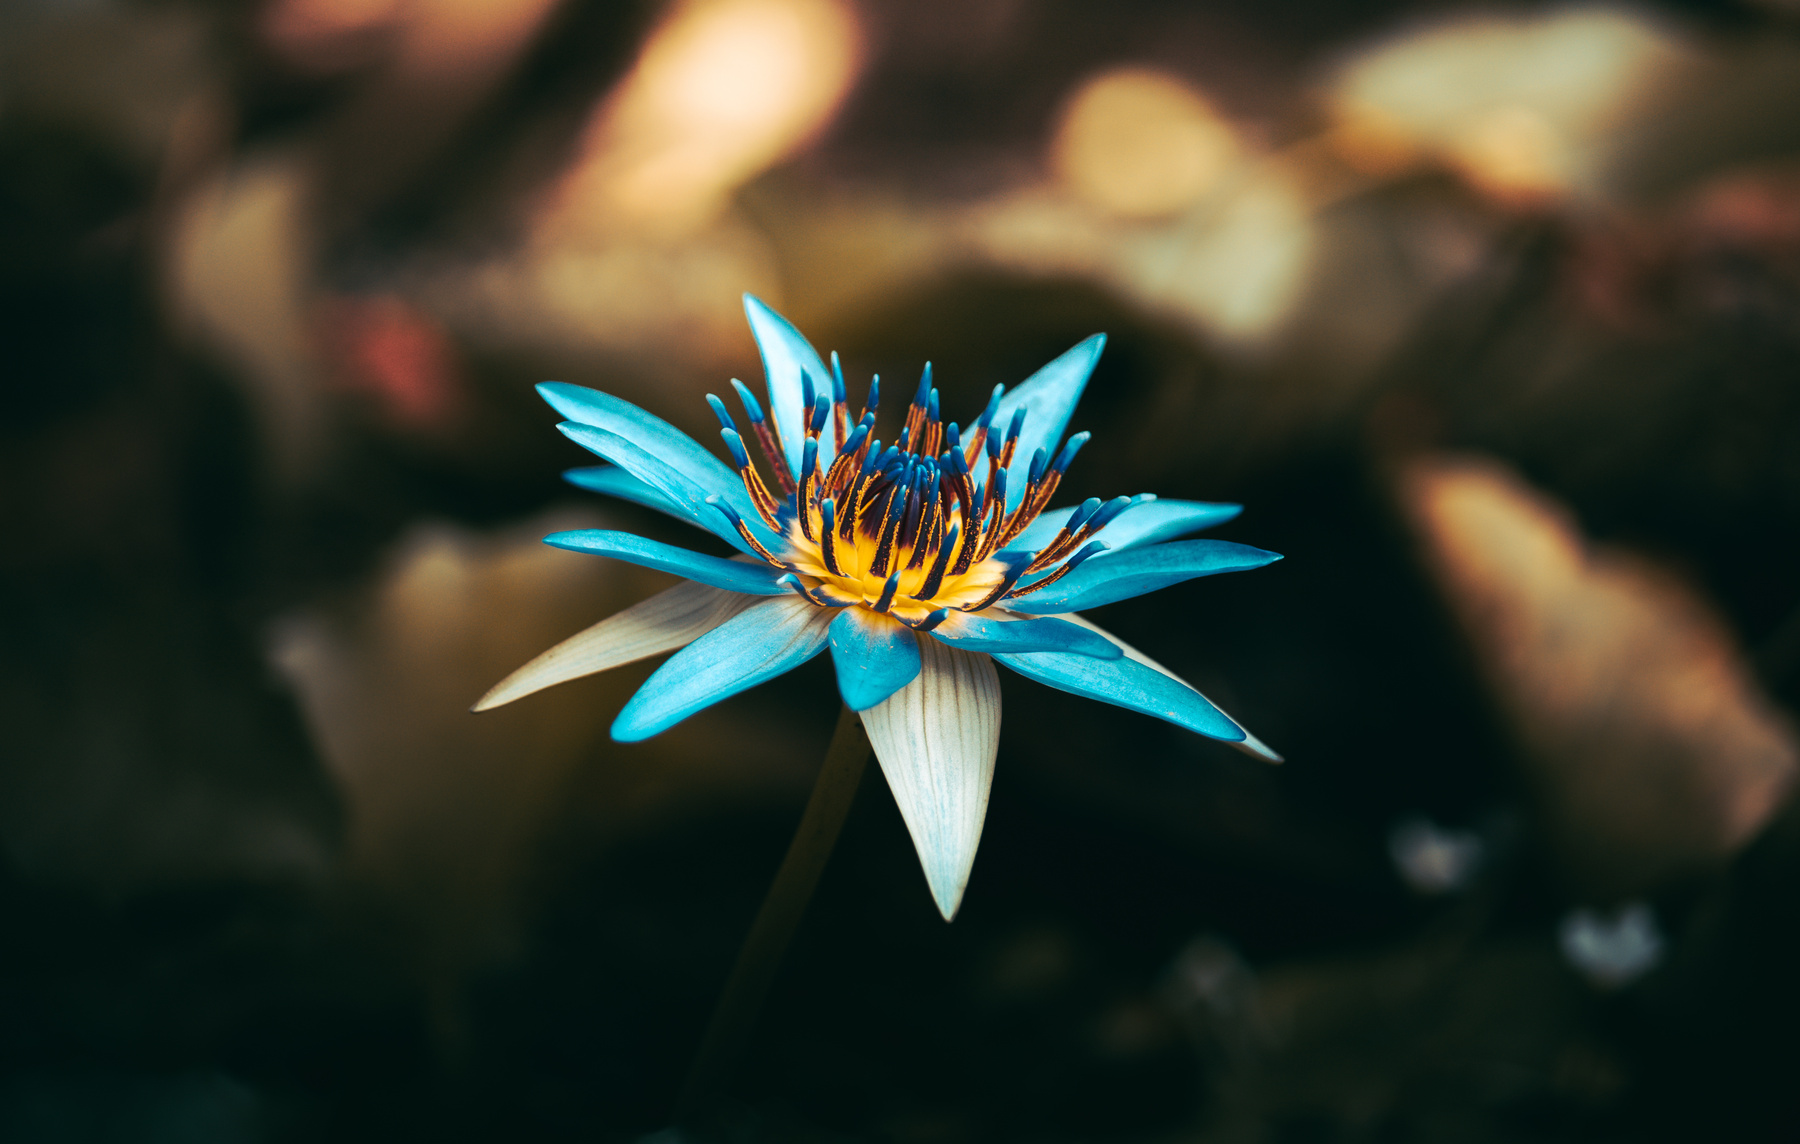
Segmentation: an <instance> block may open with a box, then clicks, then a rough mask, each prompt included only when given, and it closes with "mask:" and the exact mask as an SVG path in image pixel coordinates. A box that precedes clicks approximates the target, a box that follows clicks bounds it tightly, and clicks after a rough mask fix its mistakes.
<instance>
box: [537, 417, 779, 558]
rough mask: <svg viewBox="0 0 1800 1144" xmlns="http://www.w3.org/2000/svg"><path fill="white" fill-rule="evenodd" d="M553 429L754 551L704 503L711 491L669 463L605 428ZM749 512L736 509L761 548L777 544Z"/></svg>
mask: <svg viewBox="0 0 1800 1144" xmlns="http://www.w3.org/2000/svg"><path fill="white" fill-rule="evenodd" d="M557 429H558V430H560V431H561V432H562V435H563V436H565V437H567V438H568V439H569V440H571V441H573V442H575V443H576V444H577V445H580V446H581V447H582V448H584V449H586V450H588V451H589V452H591V453H593V454H595V455H596V456H600V457H605V458H606V459H607V460H609V461H612V462H614V463H616V464H617V465H618V466H619V467H620V468H622V469H624V470H625V471H626V472H627V473H630V474H631V475H632V476H634V477H636V478H637V479H639V480H641V481H643V482H644V483H645V484H647V485H649V486H650V487H651V488H652V489H655V490H656V491H657V492H659V493H661V494H662V495H663V497H664V498H665V499H667V500H668V502H669V503H670V504H672V505H674V506H675V508H676V510H677V511H678V512H679V513H680V514H681V515H682V516H683V517H684V518H685V519H686V520H688V521H689V522H690V523H692V524H696V525H699V526H700V527H701V528H704V529H706V530H707V531H708V532H710V533H712V534H713V535H714V536H717V537H719V538H720V539H721V540H724V541H725V542H727V543H728V544H730V545H731V546H732V547H733V548H736V549H737V550H738V551H739V552H744V553H748V554H750V555H755V554H756V553H755V550H754V549H753V548H751V547H750V545H749V544H747V543H746V542H745V541H744V538H743V537H741V536H739V535H738V531H737V528H736V527H735V526H734V525H733V524H732V523H731V518H730V517H729V516H727V515H726V514H725V513H723V512H720V511H719V509H718V508H717V507H716V506H714V505H710V504H707V503H706V498H707V497H708V496H710V495H712V492H711V490H708V489H706V488H704V487H703V486H701V485H699V484H697V483H695V482H694V481H693V480H691V479H689V478H688V477H687V476H686V475H684V474H683V473H682V472H681V471H680V470H679V469H677V468H675V467H674V466H673V465H670V464H668V463H667V462H665V461H663V460H662V459H660V458H658V457H656V456H654V455H653V454H651V453H649V452H648V451H646V450H644V449H642V448H639V447H638V445H637V444H636V443H635V442H633V441H630V440H628V439H626V438H625V437H621V436H620V435H619V434H617V433H613V432H611V431H609V430H606V429H598V428H595V427H594V426H592V425H582V424H580V423H579V422H575V421H564V422H562V423H561V424H560V425H558V426H557ZM733 479H734V480H736V478H735V477H734V478H733ZM738 491H739V492H740V493H741V492H742V491H743V482H742V481H739V482H738ZM720 496H721V497H722V499H724V500H725V501H726V502H727V503H729V504H730V505H731V506H732V507H733V508H737V507H738V505H739V500H738V499H737V498H733V497H726V496H724V495H723V494H720ZM742 503H743V504H744V505H745V506H747V505H748V504H749V497H748V495H747V494H746V495H744V496H743V498H742ZM750 513H751V515H749V516H744V514H743V513H742V511H740V512H739V514H738V515H739V516H740V517H741V518H742V519H744V520H745V521H747V522H748V523H749V525H750V527H751V528H753V529H754V530H755V531H756V533H757V534H758V535H757V539H758V540H760V541H762V544H763V547H765V548H768V547H771V546H772V545H774V546H779V544H780V542H779V541H776V540H775V539H774V537H773V536H772V534H770V533H769V531H768V530H767V529H766V528H764V527H763V523H762V517H760V516H758V515H756V514H755V510H754V509H751V510H750Z"/></svg>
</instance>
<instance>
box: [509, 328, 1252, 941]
mask: <svg viewBox="0 0 1800 1144" xmlns="http://www.w3.org/2000/svg"><path fill="white" fill-rule="evenodd" d="M744 308H745V310H746V312H747V313H748V315H749V318H750V327H751V330H752V332H753V333H754V334H755V335H756V341H757V345H758V346H759V347H760V348H761V350H762V359H763V368H764V370H765V372H766V373H767V375H768V403H767V405H766V406H765V405H764V404H763V403H762V402H761V401H759V400H758V399H757V398H756V396H755V395H754V394H752V393H751V392H750V390H749V389H748V388H747V387H746V386H744V385H743V383H741V382H739V381H736V380H733V381H732V383H731V384H732V387H733V388H734V389H735V390H736V391H737V397H738V400H739V402H740V403H741V406H742V410H743V415H744V418H745V420H746V422H747V423H748V427H749V432H750V436H752V437H754V438H755V440H756V444H757V446H758V447H759V449H760V451H761V453H762V454H763V456H764V458H765V459H766V461H767V464H768V472H767V474H766V475H765V473H764V472H763V471H762V470H760V469H759V468H758V467H757V465H756V464H755V463H754V462H753V461H752V460H751V457H750V452H749V448H748V447H747V445H746V443H745V438H744V436H743V433H742V432H741V431H740V428H739V424H738V421H737V419H736V417H734V415H733V414H732V412H731V411H730V410H729V409H728V408H727V407H726V405H725V403H724V402H723V401H721V400H719V398H717V397H714V396H711V395H708V397H707V401H708V402H709V403H710V404H711V405H712V408H713V412H714V413H716V414H717V415H718V418H719V422H720V425H721V428H720V430H719V435H720V436H721V437H722V438H723V439H724V442H725V446H726V449H727V450H728V452H729V455H730V458H731V464H729V465H728V464H726V463H725V462H724V461H722V460H720V459H719V458H718V457H717V456H715V455H714V454H712V453H711V452H709V451H707V450H706V449H704V448H702V447H701V446H700V445H699V444H697V443H696V442H695V441H694V440H693V439H691V438H690V437H688V436H687V435H686V434H684V433H682V432H680V431H679V430H677V429H675V428H674V427H673V426H671V425H669V424H668V423H667V422H665V421H663V420H661V419H659V418H657V417H654V416H652V415H651V414H649V413H646V412H645V411H644V410H642V409H639V408H638V407H637V406H635V405H632V404H630V403H629V402H626V401H622V400H620V399H619V398H617V397H613V396H611V395H609V394H605V393H600V392H597V391H595V390H592V389H585V388H583V387H581V386H575V385H565V384H562V383H555V382H553V383H547V384H544V385H540V386H538V392H539V393H541V394H542V395H543V397H544V399H545V400H546V401H548V402H549V403H550V404H551V406H553V407H554V408H555V409H556V411H557V412H558V413H561V414H562V415H563V416H564V417H566V418H568V420H566V421H564V422H563V423H562V424H561V425H560V426H558V428H560V429H561V430H562V432H563V433H564V434H566V435H567V436H568V437H570V438H571V439H573V440H574V441H576V442H578V443H579V444H581V445H583V446H585V447H586V448H587V449H589V450H591V451H592V452H594V453H595V454H597V455H599V456H600V457H601V458H603V459H604V460H606V461H610V462H611V464H608V465H600V466H596V467H593V468H583V469H574V470H571V471H570V472H569V473H567V474H565V475H566V476H567V478H568V479H569V480H570V481H571V482H572V483H574V484H576V485H579V486H580V487H582V488H586V489H591V490H594V491H596V492H602V493H609V494H611V495H613V496H617V497H621V498H623V499H625V500H629V501H635V502H636V503H638V504H642V505H648V506H650V507H651V508H655V509H659V510H661V511H663V512H666V513H668V514H669V515H671V516H674V517H676V518H678V519H681V520H684V521H687V522H688V523H690V524H693V525H696V526H698V527H699V528H702V529H704V530H705V531H707V532H710V533H712V534H713V535H714V536H716V537H718V538H719V539H721V540H723V541H725V542H726V543H727V544H730V545H731V546H732V547H734V548H736V549H737V550H738V555H736V556H734V557H730V558H727V557H723V556H713V555H708V554H705V553H700V552H693V551H690V550H688V549H685V548H677V547H674V546H673V545H668V544H663V543H660V542H658V541H655V540H649V539H646V538H644V537H641V536H634V535H632V534H631V533H628V532H615V531H611V530H607V529H581V530H577V531H573V532H559V533H555V534H554V535H551V536H547V537H545V538H544V540H545V543H547V544H553V545H555V546H557V547H559V548H566V549H569V550H571V551H575V552H591V553H595V554H597V555H601V556H610V557H612V558H614V559H616V560H625V561H628V562H630V563H633V564H640V565H643V566H645V567H649V568H658V569H661V570H663V571H666V572H673V573H675V574H676V575H678V576H681V577H684V578H685V581H686V582H685V583H682V584H680V585H677V586H676V587H674V588H671V589H669V590H668V591H666V592H663V593H662V594H661V595H658V596H653V597H651V598H650V599H648V600H645V601H643V602H642V603H639V604H636V605H634V606H633V607H630V608H627V609H626V610H625V611H623V612H620V613H618V614H617V615H614V616H612V617H610V618H608V619H606V620H603V621H601V622H600V623H598V624H596V625H594V626H593V627H591V628H589V629H588V630H586V631H584V632H582V633H580V634H579V635H576V636H574V637H572V638H570V639H568V640H566V641H564V642H563V643H561V644H559V645H557V646H556V647H554V648H551V649H550V650H549V651H547V652H545V653H544V654H543V655H541V656H539V657H538V658H537V659H535V660H533V661H532V662H530V663H528V664H526V665H525V666H524V667H522V668H520V669H519V670H518V671H516V672H514V673H513V674H512V675H511V676H509V677H508V678H507V679H505V680H504V681H502V682H501V683H500V684H499V685H498V686H496V687H495V688H494V689H493V690H492V691H490V692H489V693H488V694H487V695H486V696H485V697H483V698H482V700H481V701H480V702H479V703H478V704H476V706H475V710H477V711H481V710H486V709H488V708H491V707H497V706H499V705H501V704H503V703H510V702H512V701H513V700H515V699H518V698H520V697H521V696H524V695H529V694H531V693H532V692H534V691H538V690H540V689H542V688H545V687H549V686H551V685H552V684H556V683H561V682H564V681H565V680H569V679H574V678H576V677H578V676H583V675H588V674H591V673H593V672H597V671H604V670H606V669H607V668H611V667H617V666H619V665H620V664H624V663H630V662H632V661H634V660H638V659H643V658H645V657H647V656H653V655H657V654H659V653H662V652H666V651H670V650H673V649H675V648H680V649H681V650H680V651H679V652H677V653H676V654H675V655H674V656H672V657H671V658H670V659H669V660H668V662H666V663H664V664H663V665H662V666H661V667H660V668H658V669H657V670H656V672H655V673H654V674H653V675H651V676H650V678H649V679H648V680H647V681H645V683H644V685H643V686H642V687H641V688H639V689H638V692H637V694H636V695H634V696H633V697H632V698H631V701H630V702H629V703H627V704H626V705H625V709H624V710H623V711H621V712H620V713H619V716H618V718H617V720H615V721H614V723H613V726H612V735H613V738H614V739H617V740H619V741H621V742H634V741H637V740H640V739H647V738H649V737H650V736H652V735H655V734H657V733H659V732H661V731H664V730H667V729H668V728H669V727H672V726H674V725H675V724H676V723H679V722H680V721H681V720H683V719H686V718H687V717H688V716H689V715H692V714H694V713H695V712H696V711H699V710H702V709H703V708H706V707H709V706H711V705H712V704H714V703H717V702H718V701H719V700H721V699H724V698H726V697H727V696H730V695H735V694H737V693H738V692H740V691H743V690H745V689H746V688H750V687H754V686H756V685H757V684H759V683H761V682H763V681H764V680H766V679H772V678H774V677H775V676H777V675H780V674H782V673H783V672H785V671H788V670H790V669H792V668H794V667H798V666H799V665H800V664H802V663H805V662H806V661H807V660H809V659H811V658H813V657H814V656H816V655H818V654H819V653H820V652H822V651H824V650H825V649H826V648H827V647H829V648H830V649H831V658H832V662H833V664H834V666H835V667H836V669H837V683H838V690H839V692H840V693H841V694H842V695H843V698H844V702H845V703H846V704H848V705H849V706H850V708H851V709H852V710H854V711H857V712H859V713H860V714H861V718H862V722H863V727H864V729H865V730H866V731H867V732H868V736H869V741H870V743H871V745H872V746H873V747H874V750H875V756H876V758H877V760H878V761H879V762H880V764H881V769H882V771H883V773H884V774H885V775H886V776H887V780H888V785H889V786H890V787H891V788H892V789H893V792H894V798H895V800H896V801H897V802H898V803H899V805H900V812H901V814H902V816H904V818H905V820H906V826H907V829H908V830H909V831H910V832H911V834H912V838H913V842H914V844H915V846H916V847H917V848H918V853H919V860H920V862H921V863H922V865H923V866H924V869H925V877H926V880H927V882H928V883H929V884H930V887H931V893H932V896H933V897H934V898H935V899H936V901H937V905H938V908H939V910H941V911H942V912H943V915H944V917H945V918H946V919H948V918H950V917H952V916H953V915H954V914H955V913H956V909H957V906H958V904H959V903H960V902H961V900H962V894H963V888H964V887H965V885H966V884H967V883H968V878H969V870H970V868H971V866H972V865H973V864H974V861H975V848H976V845H977V843H978V842H979V841H980V838H981V825H982V820H983V819H984V818H985V817H986V813H987V800H988V788H989V785H990V783H991V781H992V779H993V774H994V756H995V753H996V751H997V750H998V746H999V738H1000V686H999V680H998V678H997V675H996V672H995V670H994V662H995V661H996V660H997V661H999V662H1000V663H1002V664H1005V665H1006V666H1007V667H1009V668H1011V669H1012V670H1013V671H1016V672H1018V673H1019V674H1020V675H1023V676H1025V677H1026V678H1028V679H1034V680H1036V681H1038V682H1039V683H1043V684H1047V685H1048V686H1050V687H1054V688H1057V689H1059V690H1061V691H1066V692H1069V693H1071V694H1074V695H1081V696H1086V697H1087V698H1090V699H1098V700H1101V701H1102V702H1106V703H1112V704H1116V705H1117V706H1120V707H1125V708H1128V709H1130V710H1133V711H1139V712H1142V713H1143V714H1146V715H1153V716H1155V717H1157V718H1159V719H1166V720H1168V721H1169V722H1171V723H1174V724H1176V725H1177V726H1180V727H1185V728H1187V729H1188V730H1190V731H1194V732H1197V733H1199V734H1201V735H1205V736H1207V737H1209V738H1213V739H1221V740H1224V741H1227V742H1230V743H1232V744H1234V745H1236V746H1238V747H1240V748H1241V749H1244V750H1246V751H1248V752H1250V753H1252V754H1255V755H1259V756H1261V757H1263V758H1267V759H1270V760H1273V761H1279V756H1277V755H1275V754H1274V753H1273V752H1272V751H1270V750H1269V749H1268V747H1266V746H1264V745H1263V744H1262V743H1261V742H1260V741H1259V740H1257V739H1256V738H1255V737H1254V736H1252V735H1251V734H1250V733H1249V732H1248V731H1246V730H1244V728H1243V727H1241V726H1239V725H1238V724H1237V722H1235V721H1234V720H1233V719H1232V718H1231V717H1230V716H1228V715H1226V714H1225V713H1224V712H1223V711H1221V710H1219V708H1218V707H1216V706H1214V705H1213V704H1212V703H1211V702H1210V701H1209V700H1207V698H1206V697H1205V696H1204V695H1201V694H1200V692H1198V691H1197V690H1195V689H1194V688H1193V687H1192V686H1190V685H1188V684H1187V683H1185V682H1183V681H1182V680H1181V679H1179V678H1177V677H1176V676H1175V675H1174V674H1173V673H1171V672H1170V671H1168V670H1167V669H1166V668H1164V667H1162V666H1161V665H1160V664H1158V663H1157V662H1156V661H1154V660H1152V659H1150V658H1149V657H1148V656H1146V655H1143V654H1142V653H1140V652H1139V651H1137V650H1136V649H1135V648H1132V647H1130V646H1129V645H1127V644H1126V643H1124V642H1123V641H1122V640H1120V639H1118V638H1117V637H1115V636H1112V635H1109V634H1108V633H1106V632H1104V631H1102V630H1101V629H1100V628H1098V627H1096V626H1095V625H1093V624H1092V623H1090V622H1088V621H1087V620H1086V619H1084V618H1083V617H1082V616H1080V615H1079V614H1078V613H1079V612H1081V611H1082V610H1084V609H1088V608H1097V607H1099V606H1101V605H1102V604H1111V603H1114V602H1116V601H1119V600H1125V599H1129V598H1131V597H1133V596H1139V595H1142V594H1144V593H1146V592H1152V591H1155V590H1156V589H1158V588H1166V587H1168V586H1169V585H1171V584H1178V583H1180V582H1182V581H1184V580H1191V579H1193V578H1195V577H1197V576H1210V575H1212V574H1214V573H1217V572H1233V571H1240V570H1243V569H1249V568H1259V567H1261V566H1262V565H1265V564H1268V563H1270V562H1271V561H1274V560H1279V559H1280V557H1279V556H1277V555H1276V554H1275V553H1273V552H1265V551H1263V550H1262V549H1260V548H1251V547H1248V546H1247V545H1242V544H1232V543H1230V542H1228V541H1220V540H1177V539H1175V538H1177V537H1181V536H1185V535H1187V534H1189V533H1192V532H1195V531H1198V530H1199V529H1202V528H1206V527H1208V526H1210V525H1214V524H1218V523H1220V522H1221V521H1226V520H1230V519H1231V518H1232V517H1234V516H1236V515H1237V514H1238V512H1239V511H1240V507H1239V506H1238V505H1231V504H1205V503H1200V502H1195V501H1170V500H1158V499H1156V498H1155V497H1153V496H1150V495H1148V494H1145V495H1141V496H1136V497H1117V498H1115V499H1113V500H1111V501H1101V500H1098V499H1091V500H1088V501H1084V502H1083V503H1081V504H1079V505H1074V506H1070V507H1065V508H1057V509H1051V508H1049V507H1048V506H1049V503H1050V500H1051V498H1052V497H1053V496H1054V495H1055V494H1056V489H1057V484H1058V482H1059V481H1061V480H1062V476H1063V473H1064V472H1065V471H1066V470H1067V469H1068V467H1069V463H1070V462H1071V461H1073V460H1074V459H1075V455H1076V453H1077V452H1079V451H1080V449H1081V447H1082V445H1083V444H1084V443H1085V442H1086V441H1087V439H1088V434H1086V433H1077V434H1075V435H1074V436H1073V437H1070V438H1068V440H1067V441H1064V440H1063V431H1064V429H1066V428H1067V426H1068V423H1069V417H1070V415H1071V414H1072V413H1073V412H1074V409H1075V403H1076V402H1077V401H1078V400H1079V399H1080V397H1081V393H1082V390H1083V389H1084V388H1085V387H1086V385H1087V380H1088V376H1089V375H1090V374H1091V373H1092V372H1093V369H1094V363H1095V362H1096V361H1097V360H1098V359H1099V357H1100V351H1101V349H1102V348H1103V347H1104V345H1105V344H1106V338H1105V336H1104V335H1100V334H1097V335H1095V336H1093V337H1091V338H1088V339H1087V340H1086V341H1084V342H1082V343H1081V344H1080V345H1077V346H1076V347H1075V348H1073V349H1071V350H1069V351H1068V352H1067V353H1065V354H1063V355H1062V356H1061V357H1059V358H1057V359H1056V360H1055V361H1053V362H1051V363H1050V364H1049V365H1047V366H1045V367H1044V368H1043V369H1041V370H1039V371H1038V372H1037V373H1036V374H1034V375H1033V376H1032V377H1031V378H1030V379H1029V380H1027V381H1026V382H1025V383H1024V384H1022V385H1020V386H1019V387H1018V388H1016V389H1013V390H1011V391H1010V392H1008V391H1007V390H1006V388H1005V387H1004V386H998V387H996V388H995V389H994V393H993V397H992V399H991V400H989V402H988V404H987V408H986V409H984V410H982V412H981V415H980V416H979V417H977V418H976V419H975V420H974V422H972V423H971V424H970V426H969V427H968V428H967V429H966V430H965V429H961V428H960V427H959V426H958V425H957V424H956V423H955V422H950V423H945V422H944V421H943V420H942V418H941V417H940V416H939V410H938V391H937V390H936V389H934V388H933V387H932V384H931V367H930V365H927V366H926V367H925V373H924V377H923V378H921V380H920V382H919V386H918V389H917V391H916V392H915V394H914V395H913V399H912V403H911V404H910V405H909V406H907V409H906V419H905V424H904V427H903V428H902V429H901V430H900V433H899V437H898V439H897V440H895V441H894V442H893V443H892V444H886V445H884V444H883V443H882V442H881V441H880V440H878V439H876V438H875V437H874V436H873V434H874V431H875V411H876V406H877V404H878V402H879V393H880V379H879V378H876V379H874V380H873V381H872V382H871V383H870V385H869V395H868V400H867V401H866V402H865V403H864V405H863V408H862V409H861V411H860V412H859V413H858V414H857V416H856V417H855V419H854V420H852V418H851V414H850V402H849V398H848V397H847V395H846V393H845V386H844V375H843V370H842V369H841V368H840V366H839V363H838V359H837V355H836V354H833V355H832V357H831V368H830V369H827V368H826V367H825V364H824V363H823V362H822V361H821V360H820V358H819V355H818V353H817V352H816V351H815V350H814V349H813V347H812V346H811V344H809V343H808V342H807V340H806V339H805V338H804V337H802V336H801V335H800V332H799V331H798V330H796V329H795V328H794V327H793V326H792V325H790V324H789V323H788V322H787V321H786V319H784V318H782V317H781V316H780V315H779V314H777V313H775V311H774V310H772V309H770V308H769V307H768V306H766V305H764V304H763V303H762V302H760V301H758V300H757V299H756V298H753V297H750V296H749V295H745V297H744Z"/></svg>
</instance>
